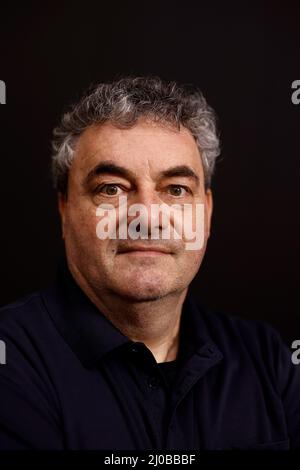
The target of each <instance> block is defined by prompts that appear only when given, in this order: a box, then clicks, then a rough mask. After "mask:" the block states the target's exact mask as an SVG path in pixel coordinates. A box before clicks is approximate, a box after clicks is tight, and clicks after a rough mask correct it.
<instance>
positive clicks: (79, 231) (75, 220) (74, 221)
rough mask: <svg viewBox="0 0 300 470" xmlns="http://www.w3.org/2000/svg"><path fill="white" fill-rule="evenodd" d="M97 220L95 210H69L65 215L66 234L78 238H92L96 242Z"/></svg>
mask: <svg viewBox="0 0 300 470" xmlns="http://www.w3.org/2000/svg"><path fill="white" fill-rule="evenodd" d="M97 222H98V220H97V218H96V214H95V211H93V212H92V211H91V210H86V209H84V208H82V209H78V208H76V210H75V209H74V210H70V211H69V213H68V214H67V217H66V234H67V236H68V235H69V236H71V237H72V238H75V239H78V240H89V241H91V240H93V242H94V243H96V241H97V240H98V238H97V235H96V226H97ZM98 241H99V240H98Z"/></svg>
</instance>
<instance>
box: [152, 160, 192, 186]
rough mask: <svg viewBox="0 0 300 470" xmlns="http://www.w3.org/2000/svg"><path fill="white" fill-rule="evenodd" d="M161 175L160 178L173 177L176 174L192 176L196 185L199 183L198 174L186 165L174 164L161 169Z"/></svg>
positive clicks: (186, 176)
mask: <svg viewBox="0 0 300 470" xmlns="http://www.w3.org/2000/svg"><path fill="white" fill-rule="evenodd" d="M161 175H162V176H161V178H173V177H176V176H181V177H185V178H192V179H193V180H194V181H195V183H196V184H197V185H198V184H199V183H200V178H199V176H198V175H197V174H196V173H195V172H194V170H192V168H190V167H189V166H187V165H178V166H174V167H172V168H169V169H168V170H164V171H162V173H161Z"/></svg>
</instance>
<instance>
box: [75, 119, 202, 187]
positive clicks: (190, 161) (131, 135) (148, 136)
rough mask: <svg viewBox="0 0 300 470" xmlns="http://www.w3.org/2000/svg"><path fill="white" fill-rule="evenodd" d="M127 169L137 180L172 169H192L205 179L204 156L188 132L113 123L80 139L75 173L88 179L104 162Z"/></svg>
mask: <svg viewBox="0 0 300 470" xmlns="http://www.w3.org/2000/svg"><path fill="white" fill-rule="evenodd" d="M107 160H109V161H111V162H114V163H115V164H116V165H119V166H124V167H126V168H127V169H129V170H130V171H131V172H132V173H133V174H135V175H136V176H137V177H138V176H142V175H146V174H147V175H150V174H151V177H153V178H155V175H156V174H158V173H160V172H161V171H164V170H167V169H168V168H169V167H172V166H179V165H186V166H189V167H191V168H192V169H193V170H194V172H195V173H197V174H198V176H199V178H203V168H202V161H201V156H200V152H199V150H198V147H197V144H196V142H195V139H194V137H193V136H192V134H191V133H190V131H189V130H188V129H186V128H185V127H181V128H180V129H178V128H175V127H171V126H170V125H169V126H166V125H162V124H161V123H153V122H149V121H145V120H144V121H139V122H138V123H137V124H136V125H134V126H133V127H131V128H127V129H124V128H119V127H116V126H114V125H113V124H111V123H105V124H102V125H97V126H92V127H89V128H88V129H86V130H85V131H84V132H83V133H82V135H81V136H80V138H79V140H78V142H77V146H76V151H75V158H74V162H73V164H72V167H71V171H72V172H73V173H76V174H77V175H78V176H79V175H80V176H82V177H84V176H85V175H86V174H87V173H89V172H90V171H91V170H92V169H93V167H95V166H96V165H97V164H99V163H101V161H107Z"/></svg>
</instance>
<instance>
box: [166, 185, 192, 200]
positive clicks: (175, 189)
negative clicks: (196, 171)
mask: <svg viewBox="0 0 300 470" xmlns="http://www.w3.org/2000/svg"><path fill="white" fill-rule="evenodd" d="M169 192H170V194H171V196H175V197H181V196H184V195H185V194H186V193H187V192H188V188H187V187H186V186H181V185H179V184H172V185H171V186H169Z"/></svg>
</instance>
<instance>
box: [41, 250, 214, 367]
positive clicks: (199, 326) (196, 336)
mask: <svg viewBox="0 0 300 470" xmlns="http://www.w3.org/2000/svg"><path fill="white" fill-rule="evenodd" d="M42 297H43V300H44V303H45V305H46V307H47V310H48V312H49V314H50V316H51V317H52V319H53V321H54V323H55V325H56V327H57V328H58V330H59V331H60V333H61V335H62V336H63V337H64V339H65V340H66V341H67V343H68V344H69V346H70V347H71V349H72V350H73V351H74V352H75V354H76V355H77V356H78V357H79V359H80V361H81V362H82V364H83V365H84V366H85V367H86V368H92V367H94V366H96V364H97V362H98V361H100V360H101V358H102V357H103V356H104V355H105V354H107V353H109V352H111V351H113V350H115V349H116V348H119V347H121V346H124V345H125V344H126V343H127V344H128V346H129V345H130V344H133V342H132V341H131V340H130V339H129V338H128V337H127V336H125V335H124V334H123V333H122V332H121V331H120V330H119V329H118V328H117V327H116V326H115V325H113V323H112V322H111V321H110V320H108V319H107V318H106V317H105V315H103V314H102V313H101V312H100V311H99V309H98V308H97V307H96V306H95V305H94V304H93V303H92V301H91V300H90V299H89V298H88V297H87V296H86V294H85V293H84V292H83V291H82V289H81V288H80V287H79V286H78V284H77V283H76V281H75V280H74V278H73V276H72V275H71V273H70V270H69V269H68V265H67V261H66V258H65V256H64V257H62V258H61V260H60V262H59V265H58V269H57V277H56V282H55V284H54V285H53V286H51V287H50V288H48V289H44V290H43V291H42ZM180 344H181V347H180V351H179V356H178V357H179V358H181V359H186V358H187V357H189V356H191V355H193V353H195V352H198V353H200V354H201V355H204V356H207V357H217V356H220V355H221V353H220V352H219V351H218V348H217V346H216V345H215V344H214V342H213V341H212V338H211V336H210V334H209V332H208V329H207V326H206V323H205V321H204V318H203V314H202V312H201V307H200V306H199V305H198V304H197V301H196V300H195V298H194V297H193V295H192V294H191V293H190V292H188V294H187V296H186V299H185V302H184V304H183V310H182V317H181V324H180Z"/></svg>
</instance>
